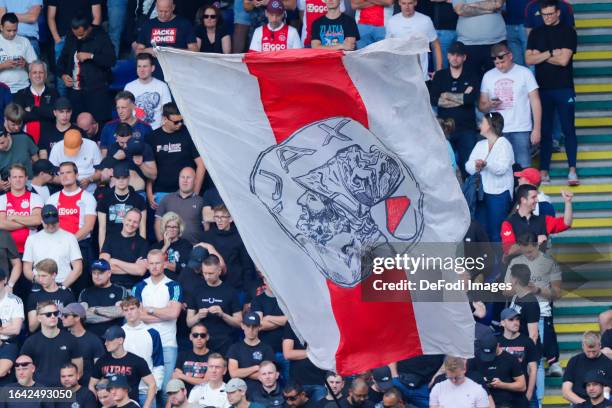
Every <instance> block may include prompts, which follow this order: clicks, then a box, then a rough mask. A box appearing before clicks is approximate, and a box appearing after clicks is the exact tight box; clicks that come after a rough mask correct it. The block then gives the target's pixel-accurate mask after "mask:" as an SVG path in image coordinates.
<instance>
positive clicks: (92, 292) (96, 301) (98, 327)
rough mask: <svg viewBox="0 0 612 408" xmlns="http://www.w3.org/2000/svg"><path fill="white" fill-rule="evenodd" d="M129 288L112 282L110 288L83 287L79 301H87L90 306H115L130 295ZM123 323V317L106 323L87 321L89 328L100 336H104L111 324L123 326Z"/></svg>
mask: <svg viewBox="0 0 612 408" xmlns="http://www.w3.org/2000/svg"><path fill="white" fill-rule="evenodd" d="M128 294H129V293H128V291H127V289H125V288H124V287H123V286H119V285H115V284H112V283H111V285H110V286H109V287H108V288H99V287H96V286H92V287H90V288H86V289H83V290H82V291H81V294H80V295H79V303H81V302H85V303H87V306H89V307H96V306H97V307H106V306H115V304H116V303H117V302H119V301H121V300H123V299H124V298H125V297H126V296H127V295H128ZM122 324H123V317H119V318H117V319H114V320H111V321H108V322H104V323H95V324H94V323H90V322H87V329H88V330H90V331H91V332H92V333H94V334H96V335H97V336H99V337H102V335H103V334H104V332H105V331H106V329H108V328H109V327H111V326H121V325H122Z"/></svg>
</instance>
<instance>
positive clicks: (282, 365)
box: [275, 351, 289, 383]
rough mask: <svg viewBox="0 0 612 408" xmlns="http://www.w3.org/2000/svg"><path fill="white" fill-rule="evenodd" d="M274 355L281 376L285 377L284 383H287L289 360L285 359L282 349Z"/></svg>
mask: <svg viewBox="0 0 612 408" xmlns="http://www.w3.org/2000/svg"><path fill="white" fill-rule="evenodd" d="M275 356H276V362H277V363H278V368H279V372H280V375H281V377H282V378H284V379H285V383H289V361H288V360H286V359H285V356H284V355H283V352H282V351H281V352H278V353H275Z"/></svg>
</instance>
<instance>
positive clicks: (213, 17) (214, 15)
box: [204, 14, 217, 20]
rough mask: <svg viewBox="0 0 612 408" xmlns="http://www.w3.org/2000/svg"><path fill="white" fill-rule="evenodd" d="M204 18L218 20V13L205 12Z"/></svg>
mask: <svg viewBox="0 0 612 408" xmlns="http://www.w3.org/2000/svg"><path fill="white" fill-rule="evenodd" d="M204 18H205V19H210V20H216V19H217V15H216V14H204Z"/></svg>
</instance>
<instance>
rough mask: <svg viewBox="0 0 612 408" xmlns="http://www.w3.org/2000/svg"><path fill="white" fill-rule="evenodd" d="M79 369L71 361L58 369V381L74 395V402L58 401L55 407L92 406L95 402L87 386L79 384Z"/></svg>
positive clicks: (84, 407)
mask: <svg viewBox="0 0 612 408" xmlns="http://www.w3.org/2000/svg"><path fill="white" fill-rule="evenodd" d="M78 380H79V370H78V369H77V366H75V365H74V364H72V363H66V364H64V366H63V367H62V368H61V369H60V382H61V384H62V387H64V389H66V390H70V391H71V392H72V395H74V400H75V401H74V402H58V403H56V404H55V406H56V407H57V408H63V407H67V408H68V407H69V408H74V407H83V408H86V407H94V406H95V404H96V397H95V396H94V395H93V393H92V392H91V391H90V390H89V389H87V387H81V385H80V384H79V381H78Z"/></svg>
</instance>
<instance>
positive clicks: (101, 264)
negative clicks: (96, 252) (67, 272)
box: [90, 259, 111, 272]
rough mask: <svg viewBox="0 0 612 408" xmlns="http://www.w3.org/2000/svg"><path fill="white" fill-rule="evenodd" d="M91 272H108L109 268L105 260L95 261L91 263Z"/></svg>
mask: <svg viewBox="0 0 612 408" xmlns="http://www.w3.org/2000/svg"><path fill="white" fill-rule="evenodd" d="M90 269H91V270H92V271H103V272H106V271H110V269H111V266H110V264H109V263H108V261H106V260H105V259H96V260H95V261H93V262H92V264H91V268H90Z"/></svg>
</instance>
